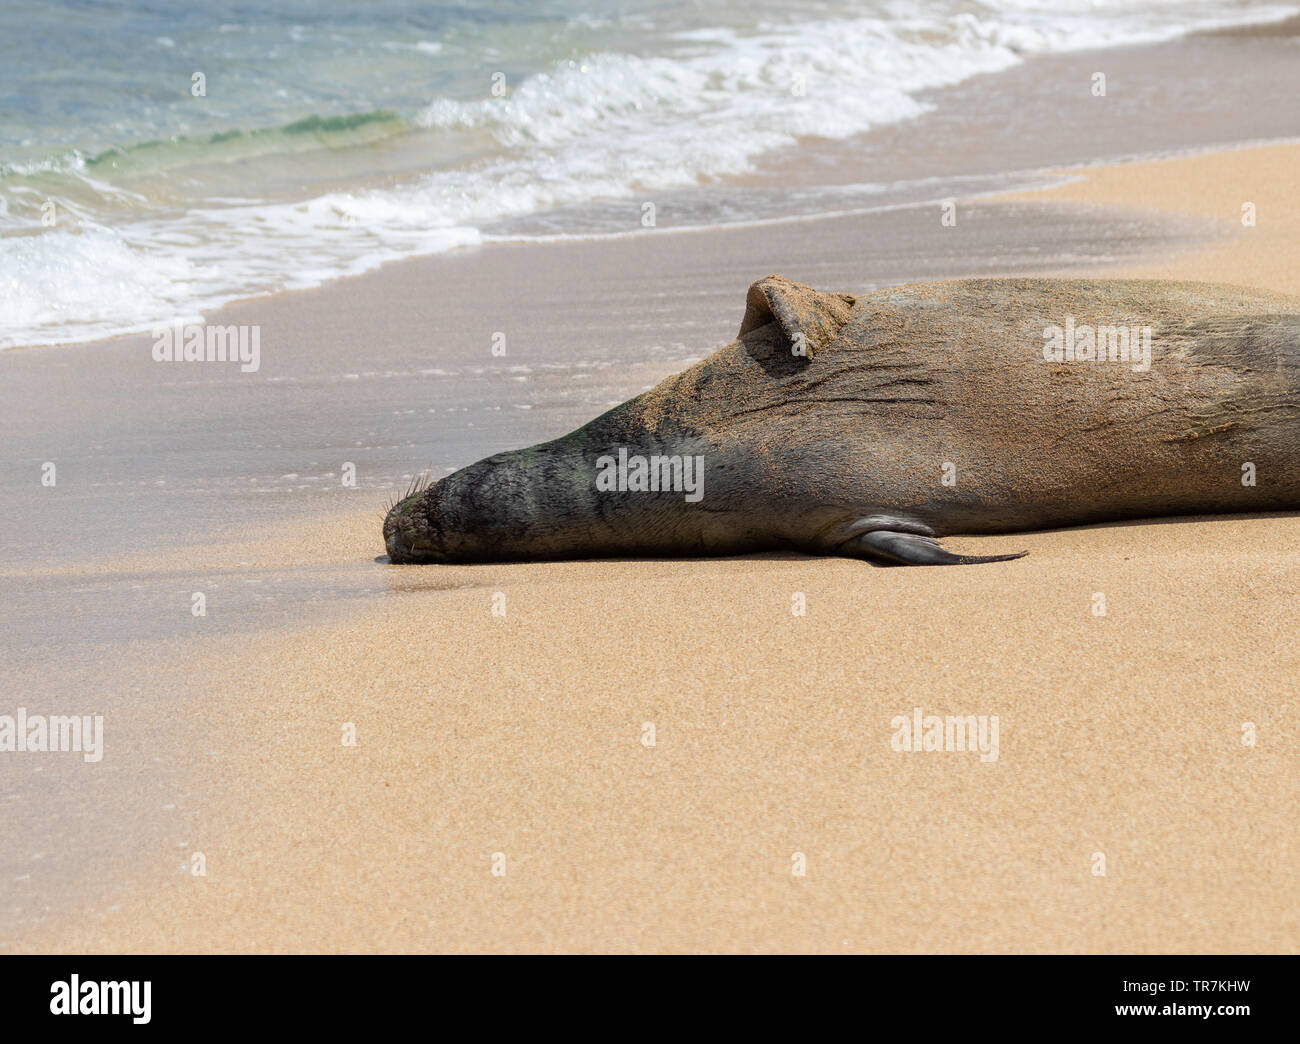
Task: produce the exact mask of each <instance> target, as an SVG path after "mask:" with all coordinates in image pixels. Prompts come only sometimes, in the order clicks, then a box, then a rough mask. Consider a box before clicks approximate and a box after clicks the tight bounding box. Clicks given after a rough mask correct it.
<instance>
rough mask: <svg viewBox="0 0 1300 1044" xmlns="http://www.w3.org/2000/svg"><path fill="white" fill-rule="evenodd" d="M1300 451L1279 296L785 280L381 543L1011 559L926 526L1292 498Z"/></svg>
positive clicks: (1224, 508)
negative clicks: (634, 386) (732, 325)
mask: <svg viewBox="0 0 1300 1044" xmlns="http://www.w3.org/2000/svg"><path fill="white" fill-rule="evenodd" d="M1298 446H1300V302H1298V301H1296V300H1295V299H1293V298H1287V297H1282V296H1279V295H1275V294H1270V293H1266V292H1263V291H1254V290H1247V289H1243V288H1240V287H1229V286H1216V285H1213V284H1208V283H1180V282H1162V281H1154V280H1086V279H968V280H957V281H951V282H940V283H922V284H914V285H910V286H900V287H894V288H890V289H886V290H880V291H876V292H874V293H870V294H865V295H850V294H844V293H822V292H820V291H817V290H813V289H811V288H810V287H807V286H803V285H801V284H799V283H794V282H791V281H789V280H786V279H783V278H781V277H780V276H775V275H773V276H768V277H766V278H764V279H760V280H759V281H757V282H756V283H754V284H753V285H752V286H751V287H750V288H749V291H748V293H747V295H746V299H745V311H744V317H743V319H742V321H741V325H740V330H739V333H738V335H737V338H736V340H734V341H732V342H731V343H730V344H728V345H726V346H725V347H723V348H720V349H719V350H718V351H716V352H714V353H713V354H712V355H710V356H708V357H707V358H705V359H703V360H701V361H700V362H698V363H696V364H695V365H694V366H691V367H690V368H689V369H686V370H684V371H682V372H681V373H679V374H676V375H674V376H672V377H669V378H668V379H667V380H665V381H663V382H662V383H660V384H659V385H658V386H656V387H655V388H653V389H651V390H650V391H648V392H646V393H644V394H642V395H639V396H637V397H636V398H634V399H631V400H629V401H628V402H625V403H623V404H622V405H620V406H618V407H616V408H614V409H612V410H610V411H609V412H608V413H605V414H603V415H602V416H600V417H597V418H596V419H594V420H593V421H591V422H590V423H588V424H586V425H584V426H583V427H581V428H579V429H578V430H576V431H574V432H571V433H570V434H568V435H565V436H563V437H562V438H559V439H556V440H555V441H553V442H547V443H542V444H540V445H537V446H532V447H529V448H527V449H522V450H518V451H515V452H512V453H502V454H497V455H495V456H492V457H489V458H487V459H486V460H483V461H479V462H478V463H477V464H473V465H471V466H469V467H467V468H464V469H462V470H461V471H458V472H455V473H454V474H451V475H448V476H447V477H446V478H444V479H442V480H441V481H439V482H437V483H434V484H433V485H431V486H428V487H427V488H424V489H422V490H417V491H415V492H413V493H412V494H411V495H410V496H407V497H404V498H403V499H402V500H400V501H399V502H398V503H397V504H395V505H394V506H393V507H392V509H391V510H390V511H389V513H388V515H387V518H386V519H385V521H384V540H385V543H386V545H387V547H388V553H389V557H390V559H391V560H392V561H393V562H485V561H505V560H542V559H559V558H581V557H610V556H628V555H631V556H644V555H669V556H683V555H723V554H742V553H747V552H754V551H762V550H780V549H784V550H797V551H803V552H807V553H810V554H823V555H846V556H851V557H857V558H865V559H869V560H872V561H875V562H879V563H887V564H908V565H963V564H970V563H977V562H995V561H1007V560H1010V559H1014V558H1018V557H1020V555H1018V554H1013V555H994V556H986V557H974V556H966V555H958V554H953V553H951V552H948V551H946V550H945V549H944V548H943V547H942V546H941V545H940V544H939V543H938V540H937V539H936V538H938V537H943V536H949V535H954V534H979V533H1010V532H1023V531H1028V530H1035V529H1045V528H1052V527H1060V526H1070V525H1083V524H1089V523H1097V522H1106V521H1118V520H1123V519H1135V518H1154V517H1159V516H1168V515H1197V514H1223V513H1232V512H1258V511H1276V510H1285V509H1293V508H1296V507H1300V454H1298V453H1297V447H1298ZM1247 473H1249V477H1250V481H1249V482H1248V481H1247V480H1246V476H1247Z"/></svg>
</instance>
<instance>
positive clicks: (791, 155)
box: [0, 16, 1300, 352]
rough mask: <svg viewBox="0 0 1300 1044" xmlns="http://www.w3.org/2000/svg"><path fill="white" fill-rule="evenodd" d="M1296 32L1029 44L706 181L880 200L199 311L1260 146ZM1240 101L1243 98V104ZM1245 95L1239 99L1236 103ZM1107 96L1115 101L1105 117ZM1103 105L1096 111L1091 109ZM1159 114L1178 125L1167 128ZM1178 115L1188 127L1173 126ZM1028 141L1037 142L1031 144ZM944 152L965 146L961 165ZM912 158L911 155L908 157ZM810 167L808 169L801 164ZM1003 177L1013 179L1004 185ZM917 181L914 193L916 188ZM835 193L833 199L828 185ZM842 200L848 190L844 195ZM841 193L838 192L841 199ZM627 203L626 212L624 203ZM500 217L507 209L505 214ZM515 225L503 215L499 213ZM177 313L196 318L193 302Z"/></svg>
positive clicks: (1286, 24)
mask: <svg viewBox="0 0 1300 1044" xmlns="http://www.w3.org/2000/svg"><path fill="white" fill-rule="evenodd" d="M1297 33H1300V16H1293V17H1291V18H1289V19H1284V20H1281V21H1276V22H1267V23H1248V24H1244V25H1236V26H1229V27H1223V28H1214V29H1207V30H1202V31H1199V32H1194V33H1189V34H1187V35H1185V36H1182V37H1177V38H1174V39H1171V40H1164V41H1158V42H1151V43H1141V44H1134V45H1131V46H1128V47H1124V48H1117V49H1110V50H1089V51H1063V52H1052V53H1045V54H1032V55H1030V56H1029V57H1028V58H1026V59H1025V60H1024V61H1023V62H1021V64H1019V65H1016V66H1013V67H1011V68H1009V69H1004V70H1000V71H996V72H989V73H982V74H976V75H974V76H971V77H969V78H968V79H966V80H964V81H961V82H960V83H958V84H955V85H951V86H947V87H941V88H929V89H926V90H922V91H920V92H918V95H917V97H918V98H919V99H920V100H921V102H922V103H923V104H925V105H927V106H931V107H932V111H929V112H924V113H922V114H921V115H919V116H917V117H915V118H913V119H911V120H907V121H903V122H902V123H897V124H884V125H881V126H879V127H876V128H874V129H873V130H870V131H868V132H866V133H864V134H860V135H857V136H855V137H852V138H848V139H842V140H833V141H832V140H822V139H816V138H808V139H804V140H801V141H800V142H799V144H798V145H796V146H794V147H788V148H782V149H777V150H775V151H774V152H772V153H771V154H769V155H767V156H765V157H764V159H763V162H762V163H761V164H760V165H759V167H758V168H757V169H756V170H754V171H753V172H751V173H748V174H744V175H733V176H728V177H725V178H723V179H721V180H720V181H719V182H718V183H716V184H711V185H710V186H709V188H708V189H707V190H705V191H706V192H713V193H719V194H722V195H724V196H725V195H726V194H728V193H733V192H743V191H745V190H753V191H758V192H760V193H765V194H768V195H774V196H775V197H777V198H784V195H785V192H786V190H807V189H812V190H816V191H829V192H833V191H834V190H835V189H836V188H837V187H838V188H839V189H841V190H843V189H846V188H848V187H851V186H852V185H853V184H854V183H857V182H860V181H861V180H862V175H863V171H864V169H868V165H867V164H866V163H864V160H867V159H869V161H870V164H869V169H870V170H871V171H872V178H871V179H870V180H871V182H872V183H873V184H874V183H876V182H880V183H881V185H882V187H883V188H884V189H885V190H886V194H887V195H888V194H889V193H899V192H901V193H903V195H902V196H901V197H899V198H897V199H895V198H893V196H890V197H889V198H888V199H887V201H886V202H885V203H883V204H881V205H880V206H876V205H866V206H853V205H848V206H839V207H833V208H831V209H825V208H823V209H822V210H821V211H819V212H816V213H809V214H793V215H792V214H788V213H785V207H784V206H783V207H782V212H781V213H780V214H779V215H777V216H771V217H756V218H753V219H746V220H743V221H733V222H725V223H720V224H711V223H705V224H691V223H690V219H689V218H686V219H684V220H685V222H686V223H684V224H676V222H677V221H679V220H683V219H681V218H679V217H677V216H675V215H676V212H677V210H678V205H679V204H683V207H682V210H683V212H685V210H686V209H687V208H685V206H684V204H685V201H686V199H687V197H689V195H690V193H685V194H684V195H683V194H680V193H679V192H678V191H677V190H671V191H655V192H649V193H646V194H645V195H647V198H650V199H653V200H656V201H659V203H660V205H661V209H662V211H663V213H662V214H661V215H660V220H661V222H667V223H666V224H661V225H660V226H659V227H657V228H656V229H654V230H653V231H646V230H642V229H640V228H639V221H638V220H634V218H637V217H639V205H638V204H636V203H635V202H634V201H632V200H630V199H629V200H624V201H622V202H623V204H624V205H626V206H629V207H631V208H632V210H633V211H635V214H633V218H630V219H629V230H628V231H627V232H605V233H598V234H591V235H588V234H586V233H582V232H579V233H574V234H572V235H571V236H569V235H557V236H544V237H538V236H534V235H531V234H529V233H528V232H526V231H525V232H520V233H517V234H512V233H509V232H493V231H491V229H492V228H493V227H495V225H496V224H500V220H498V221H496V222H495V223H494V222H492V221H489V222H487V223H486V225H485V226H484V228H486V229H488V231H486V232H485V231H483V229H479V230H478V231H479V233H480V235H481V239H480V240H479V241H478V242H476V243H473V244H468V245H461V246H454V247H451V248H449V249H447V250H445V251H442V252H438V253H427V254H415V255H411V256H406V257H399V258H390V259H387V260H384V261H382V262H379V263H378V264H377V265H376V266H375V267H374V268H371V269H368V270H367V271H365V272H361V273H359V274H351V275H334V276H330V277H327V278H326V279H325V281H324V282H322V283H320V284H318V285H317V286H314V287H306V288H294V289H279V290H275V291H271V292H268V293H258V294H253V295H251V296H245V297H234V298H231V299H229V300H227V301H225V302H224V303H223V304H221V305H220V306H217V307H212V308H204V309H201V312H202V320H201V321H202V322H204V323H206V324H209V325H220V324H221V323H222V321H223V320H222V317H223V314H224V313H225V312H227V311H228V310H230V309H232V308H236V309H238V308H242V307H244V306H247V305H255V304H257V303H259V302H262V303H265V302H274V301H278V300H282V299H284V298H286V297H293V296H296V295H300V294H303V293H312V292H315V291H325V292H328V291H329V290H330V288H331V287H334V286H337V285H340V284H346V283H350V282H353V281H355V280H365V279H368V278H370V277H375V278H378V279H383V278H386V277H387V274H388V273H389V272H390V271H391V270H392V269H393V268H394V267H395V266H402V265H408V264H418V263H421V262H427V261H430V260H434V259H438V258H456V257H463V256H467V255H469V254H471V253H473V252H475V251H478V250H481V249H490V248H495V247H497V246H500V245H506V246H516V245H522V244H530V243H537V244H539V245H547V244H555V243H563V242H572V241H577V242H599V241H602V240H608V239H619V238H629V239H635V238H638V237H640V236H662V235H664V234H666V233H675V232H683V233H687V232H689V233H705V234H714V233H718V232H727V231H731V230H743V229H759V228H763V227H769V226H777V225H784V224H789V223H800V224H801V223H805V222H817V221H823V220H835V219H836V218H841V217H853V216H866V215H870V214H872V213H876V212H879V211H881V210H888V209H891V208H918V209H919V208H924V207H925V206H927V205H937V202H938V201H940V200H942V199H948V198H956V199H959V200H979V199H993V198H998V197H1002V196H1006V195H1007V194H1008V193H1024V192H1027V191H1030V190H1029V189H1027V187H1026V186H1025V185H1024V184H1023V183H1024V182H1025V181H1026V180H1030V181H1032V180H1035V179H1041V178H1044V177H1048V176H1050V175H1051V173H1052V172H1053V171H1056V170H1060V169H1063V168H1074V167H1076V166H1078V165H1079V163H1080V162H1081V161H1084V160H1085V159H1086V160H1087V164H1086V165H1091V164H1093V163H1100V164H1104V165H1106V166H1113V165H1116V164H1122V165H1129V164H1132V163H1142V162H1149V161H1151V160H1153V159H1158V158H1164V157H1179V156H1190V155H1198V154H1204V153H1205V152H1206V151H1212V152H1217V151H1223V150H1225V149H1237V148H1251V147H1258V146H1259V145H1261V144H1273V143H1286V142H1288V141H1293V140H1295V139H1294V137H1293V133H1294V128H1293V126H1292V124H1291V122H1290V121H1289V120H1288V119H1287V118H1286V117H1285V115H1283V114H1274V113H1273V111H1272V109H1271V107H1269V106H1267V105H1262V106H1261V105H1256V104H1255V97H1256V95H1257V93H1258V92H1259V91H1261V90H1264V89H1265V85H1267V89H1269V90H1272V91H1274V92H1278V93H1282V94H1284V93H1286V91H1287V89H1288V87H1289V86H1290V87H1294V88H1295V90H1300V67H1297V66H1296V65H1295V63H1293V62H1290V61H1289V57H1290V56H1289V52H1287V51H1285V50H1280V49H1279V46H1278V45H1279V43H1280V42H1282V41H1287V40H1290V39H1291V38H1292V37H1294V36H1296V35H1297ZM1206 62H1210V63H1212V65H1211V68H1214V69H1218V68H1222V69H1223V70H1225V71H1226V70H1229V69H1231V70H1232V72H1233V75H1234V77H1236V78H1239V79H1241V81H1242V82H1241V83H1239V84H1237V86H1236V87H1235V89H1234V91H1232V92H1221V93H1222V94H1223V95H1224V96H1223V97H1220V98H1218V99H1217V100H1215V99H1214V98H1211V99H1206V98H1189V99H1182V100H1179V99H1173V100H1172V104H1173V105H1174V106H1175V107H1174V109H1173V110H1172V114H1173V115H1174V116H1177V115H1179V114H1180V109H1179V106H1182V107H1183V110H1185V111H1182V114H1183V115H1194V116H1195V121H1194V122H1193V121H1183V120H1177V119H1170V120H1165V121H1160V120H1152V118H1151V117H1150V116H1149V115H1147V114H1146V113H1145V111H1144V106H1143V105H1142V104H1141V98H1142V96H1143V94H1144V92H1149V91H1151V90H1152V89H1153V85H1156V84H1159V83H1162V82H1164V81H1165V80H1167V78H1168V77H1167V75H1166V74H1167V73H1169V72H1170V71H1172V70H1177V69H1179V68H1182V67H1184V66H1185V65H1187V64H1194V65H1201V66H1204V65H1205V63H1206ZM1099 64H1100V65H1102V66H1104V68H1105V69H1106V70H1107V74H1108V75H1109V76H1110V77H1111V78H1112V80H1116V81H1117V82H1118V83H1119V84H1120V85H1121V87H1120V88H1119V89H1117V91H1116V95H1115V97H1113V98H1105V99H1100V101H1101V102H1103V103H1104V104H1103V105H1101V106H1099V105H1097V104H1094V103H1096V102H1098V101H1099V99H1096V98H1090V97H1089V96H1088V94H1087V91H1086V90H1083V91H1082V96H1079V90H1077V89H1076V88H1078V87H1079V85H1080V84H1082V85H1084V86H1085V87H1086V84H1087V78H1088V75H1089V70H1091V69H1093V68H1094V67H1096V66H1097V65H1099ZM989 93H992V94H994V95H997V94H1003V95H1006V96H1010V97H1016V98H1019V99H1020V104H1021V105H1022V106H1023V107H1025V110H1026V111H1025V112H1024V113H1022V114H1021V115H1020V116H1019V117H1018V119H1019V121H1020V122H1021V124H1023V125H1022V126H1020V127H1018V128H1016V131H1012V130H1011V129H1009V128H1007V127H1005V126H1003V123H1004V121H1003V120H1002V119H1000V118H998V117H997V116H996V115H995V114H991V113H988V112H986V111H985V110H986V108H987V106H986V99H987V95H988V94H989ZM1247 103H1249V104H1247ZM1242 105H1246V111H1245V112H1244V113H1243V111H1242ZM1107 106H1112V107H1117V108H1118V112H1117V113H1115V114H1113V115H1106V114H1105V109H1106V107H1107ZM1099 110H1100V111H1099ZM1061 122H1074V123H1075V124H1077V127H1078V132H1079V136H1081V137H1083V138H1085V139H1086V138H1091V139H1092V140H1093V141H1094V142H1095V141H1097V140H1098V139H1100V140H1104V141H1105V142H1106V147H1105V149H1104V150H1103V152H1104V154H1103V156H1102V157H1101V159H1100V160H1097V159H1095V150H1090V149H1083V148H1080V147H1079V145H1078V144H1076V143H1075V142H1074V140H1073V138H1074V136H1073V135H1064V134H1062V133H1061V132H1060V128H1059V124H1060V123H1061ZM1166 124H1173V125H1174V128H1175V129H1172V130H1171V129H1170V128H1169V127H1168V126H1166ZM1183 126H1185V127H1186V129H1181V127H1183ZM935 141H943V142H946V143H947V146H946V148H944V149H942V150H936V149H935V148H934V145H933V142H935ZM1028 142H1033V143H1034V144H1032V145H1029V144H1027V143H1028ZM953 155H960V156H961V157H962V160H961V162H960V163H957V162H956V161H954V160H953V159H952V156H953ZM912 156H915V157H918V158H917V159H915V160H911V159H908V158H907V157H912ZM810 172H812V173H810ZM971 179H975V180H982V181H999V180H1000V181H1002V182H1004V184H1001V185H989V186H987V187H986V188H983V189H981V190H980V191H978V192H974V193H969V192H963V191H962V188H961V187H962V184H963V182H964V181H969V180H971ZM929 180H933V181H935V182H936V183H938V186H937V188H936V191H937V190H938V187H946V188H948V189H950V190H951V191H946V192H942V193H939V194H938V195H937V196H932V195H929V194H926V193H925V192H924V191H923V189H924V186H925V184H926V183H927V181H929ZM1011 182H1015V184H1012V183H1011ZM918 192H920V193H921V195H922V196H923V198H920V199H918V198H915V196H916V194H917V193H918ZM832 198H838V197H834V196H832ZM847 198H848V199H849V200H850V201H851V199H852V198H853V197H851V196H850V197H847ZM840 201H841V203H843V202H844V199H841V200H840ZM618 205H620V204H619V201H618V200H605V201H602V200H593V201H588V202H587V203H586V204H582V205H578V206H575V207H570V208H565V207H560V208H558V209H557V210H555V211H551V212H543V213H539V214H536V215H531V216H524V217H522V218H519V219H518V220H520V221H522V222H523V223H524V227H525V228H527V227H528V223H529V222H530V221H532V222H533V223H534V224H536V223H537V222H538V221H543V222H544V223H545V222H546V221H550V222H551V223H554V221H555V220H556V219H557V218H558V217H559V216H562V215H566V214H571V215H572V217H573V220H574V221H575V222H576V223H577V224H579V225H581V223H582V219H581V217H580V215H581V214H582V212H583V210H584V208H601V207H610V206H618ZM630 213H631V212H630ZM503 220H504V219H503ZM506 224H507V225H508V224H510V220H506ZM184 321H186V322H198V321H200V319H199V315H198V314H197V312H196V313H195V314H193V315H191V316H190V317H189V318H188V319H186V320H184ZM158 325H160V324H148V325H146V324H138V326H137V327H136V328H135V330H134V332H119V333H114V334H111V335H108V336H103V337H96V338H93V339H90V340H86V339H75V340H65V341H59V342H57V343H29V344H21V345H11V346H8V347H6V348H4V349H0V352H8V351H18V350H26V349H30V348H68V347H82V346H94V345H109V344H113V343H118V342H120V341H122V340H125V339H128V338H132V337H142V336H145V335H146V334H148V332H149V331H151V330H152V329H154V328H155V327H156V326H158Z"/></svg>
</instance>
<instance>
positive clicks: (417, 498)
mask: <svg viewBox="0 0 1300 1044" xmlns="http://www.w3.org/2000/svg"><path fill="white" fill-rule="evenodd" d="M425 500H426V497H425V494H424V493H423V492H421V493H416V494H414V495H412V496H409V497H406V498H405V499H403V500H400V501H398V502H397V503H396V504H394V505H393V507H392V509H391V510H390V511H389V512H388V517H387V518H385V519H384V545H385V546H386V547H387V548H388V560H389V561H390V562H393V563H395V564H398V565H405V564H409V563H414V562H445V561H447V557H446V555H445V554H444V553H443V550H442V547H441V541H440V540H439V539H438V533H437V530H436V528H435V527H434V526H432V525H431V524H430V521H429V517H428V513H427V510H426V509H425V505H424V501H425Z"/></svg>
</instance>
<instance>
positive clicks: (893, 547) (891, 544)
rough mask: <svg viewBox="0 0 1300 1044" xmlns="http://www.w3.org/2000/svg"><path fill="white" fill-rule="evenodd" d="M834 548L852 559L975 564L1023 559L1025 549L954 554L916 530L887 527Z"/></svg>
mask: <svg viewBox="0 0 1300 1044" xmlns="http://www.w3.org/2000/svg"><path fill="white" fill-rule="evenodd" d="M838 551H839V553H840V554H842V555H849V556H852V557H854V558H870V559H872V560H873V561H876V562H888V563H889V564H890V565H978V564H979V563H981V562H1010V561H1011V560H1012V559H1016V558H1024V556H1025V555H1027V554H1028V553H1029V552H1027V551H1021V552H1019V553H1017V554H1014V555H954V554H953V553H952V552H951V551H945V550H944V549H943V548H942V547H941V546H940V544H939V541H937V540H935V539H934V538H932V537H928V536H922V535H921V534H919V533H896V532H894V531H892V530H888V529H873V530H871V531H870V532H867V533H861V534H859V535H858V536H855V537H851V538H850V539H848V540H846V541H845V542H844V543H843V544H841V545H840V546H839V548H838Z"/></svg>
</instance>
